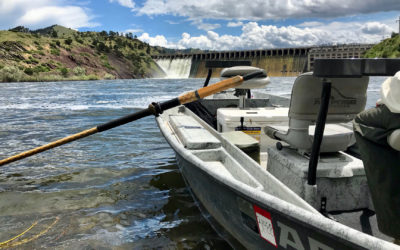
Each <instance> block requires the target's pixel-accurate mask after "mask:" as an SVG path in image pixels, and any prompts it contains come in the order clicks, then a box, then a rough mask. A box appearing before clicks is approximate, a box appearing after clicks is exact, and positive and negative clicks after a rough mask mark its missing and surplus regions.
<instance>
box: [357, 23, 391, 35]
mask: <svg viewBox="0 0 400 250" xmlns="http://www.w3.org/2000/svg"><path fill="white" fill-rule="evenodd" d="M361 31H362V32H363V33H365V34H371V35H374V34H377V35H385V34H387V33H390V32H392V31H393V30H392V29H391V28H390V27H389V26H388V25H386V24H383V23H379V22H369V23H366V24H364V25H363V26H362V27H361Z"/></svg>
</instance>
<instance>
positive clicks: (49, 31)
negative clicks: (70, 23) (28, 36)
mask: <svg viewBox="0 0 400 250" xmlns="http://www.w3.org/2000/svg"><path fill="white" fill-rule="evenodd" d="M53 32H56V34H57V36H60V37H66V36H72V35H75V34H77V33H78V31H76V30H73V29H70V28H66V27H64V26H60V25H52V26H50V27H46V28H43V29H38V30H35V31H32V33H36V34H39V35H42V36H52V35H53Z"/></svg>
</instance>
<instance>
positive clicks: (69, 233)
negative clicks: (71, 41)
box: [0, 78, 383, 249]
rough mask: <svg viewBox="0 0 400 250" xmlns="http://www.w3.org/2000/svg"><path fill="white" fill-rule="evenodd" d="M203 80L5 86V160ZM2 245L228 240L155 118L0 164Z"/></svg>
mask: <svg viewBox="0 0 400 250" xmlns="http://www.w3.org/2000/svg"><path fill="white" fill-rule="evenodd" d="M213 80H214V82H215V81H216V80H217V79H213ZM271 80H272V83H271V85H269V86H268V87H267V88H266V89H264V90H262V92H272V93H275V94H279V95H284V96H289V95H290V90H291V86H292V83H293V80H294V78H272V79H271ZM382 81H383V78H372V79H371V83H370V85H369V89H368V96H369V98H368V104H367V106H369V107H370V106H373V105H374V103H375V101H376V99H377V98H378V95H379V87H380V84H381V83H382ZM202 83H203V80H202V79H178V80H173V79H144V80H113V81H85V82H79V81H78V82H37V83H0V139H1V141H0V158H5V157H8V156H10V155H13V154H16V153H19V152H21V151H24V150H27V149H31V148H33V147H37V146H40V145H43V144H46V143H48V142H50V141H53V140H55V139H59V138H62V137H64V136H67V135H70V134H73V133H77V132H79V131H81V130H83V129H87V128H91V127H93V126H96V125H98V124H101V123H104V122H106V121H109V120H111V119H115V118H118V117H120V116H123V115H127V114H130V113H132V112H135V111H138V110H139V109H142V108H145V107H147V105H148V104H149V103H151V102H152V101H163V100H168V99H170V98H173V97H176V96H178V95H179V94H181V93H182V92H185V91H189V90H192V89H195V88H199V87H201V86H202ZM21 233H22V235H20V234H21ZM18 235H20V236H19V237H18V238H16V239H14V240H12V241H10V242H9V243H8V245H7V244H5V243H4V242H5V241H7V240H9V239H12V238H13V237H14V236H18ZM4 246H15V247H18V248H22V249H32V248H44V247H48V248H52V249H53V248H54V249H93V248H94V249H142V248H146V249H147V248H172V249H174V248H181V249H182V248H199V249H210V248H211V249H225V248H228V247H229V245H228V244H227V243H226V242H225V241H224V240H223V239H222V238H221V237H219V236H218V234H217V233H215V232H214V230H213V229H212V228H211V226H210V225H209V224H208V222H207V221H206V220H205V219H204V218H203V217H202V216H201V213H200V211H199V210H198V208H197V206H196V205H195V203H194V202H193V199H192V198H191V196H190V194H189V192H188V190H187V188H186V187H185V184H184V182H183V179H182V177H181V175H180V173H179V171H178V168H177V166H176V163H175V156H174V153H173V151H172V149H170V147H169V145H168V144H167V143H166V141H165V140H164V138H163V137H162V135H161V134H160V132H159V130H158V127H157V125H156V123H155V120H154V118H153V117H147V118H144V119H141V120H139V121H136V122H134V123H131V124H127V125H124V126H121V127H119V128H115V129H113V130H110V131H107V132H104V133H99V134H96V135H93V136H90V137H88V138H85V139H82V140H80V141H77V142H73V143H70V144H67V145H64V146H61V147H59V148H56V149H52V150H50V151H47V152H45V153H41V154H39V155H36V156H33V157H31V158H27V159H24V160H21V161H19V162H15V163H12V164H9V165H6V166H3V167H1V169H0V248H1V247H4Z"/></svg>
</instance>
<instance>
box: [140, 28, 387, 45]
mask: <svg viewBox="0 0 400 250" xmlns="http://www.w3.org/2000/svg"><path fill="white" fill-rule="evenodd" d="M311 26H312V27H295V26H286V27H278V26H275V25H259V24H258V23H257V22H249V23H246V24H244V25H243V27H242V34H241V35H239V36H233V35H220V34H218V33H216V32H214V31H208V32H207V34H206V35H200V36H191V35H190V34H189V33H183V34H182V38H181V39H180V40H179V41H178V42H176V43H172V42H168V41H167V39H166V38H165V37H164V36H156V37H154V38H152V37H150V36H149V34H147V33H144V34H143V35H142V36H143V37H142V39H144V41H147V42H150V44H152V43H153V44H157V45H160V46H164V47H168V48H200V49H208V50H238V49H266V48H285V47H286V48H288V47H301V46H314V45H321V44H332V43H334V44H338V43H375V42H379V40H381V39H382V38H383V36H389V35H390V33H391V32H392V31H393V29H392V28H390V27H389V26H388V25H386V24H384V23H379V22H368V23H359V22H350V23H345V22H331V23H328V24H323V23H319V24H317V23H314V24H312V25H311Z"/></svg>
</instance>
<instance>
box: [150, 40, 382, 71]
mask: <svg viewBox="0 0 400 250" xmlns="http://www.w3.org/2000/svg"><path fill="white" fill-rule="evenodd" d="M373 45H374V44H346V45H327V46H313V47H298V48H274V49H263V50H243V51H206V52H202V53H176V54H162V55H153V56H152V58H153V59H154V60H156V61H157V60H160V59H164V60H165V59H170V60H174V59H182V58H186V59H189V58H191V61H192V65H191V69H190V77H205V76H206V75H207V69H206V67H205V61H208V60H250V61H251V62H252V65H253V66H256V67H259V68H263V69H265V70H267V72H268V74H269V75H270V76H297V75H299V74H301V73H303V72H307V71H312V70H313V62H314V59H317V58H360V57H362V55H363V54H364V53H365V52H366V51H367V50H368V49H370V48H371V47H372V46H373ZM219 72H220V70H218V69H217V70H215V71H214V74H213V76H215V77H217V76H218V74H219Z"/></svg>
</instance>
